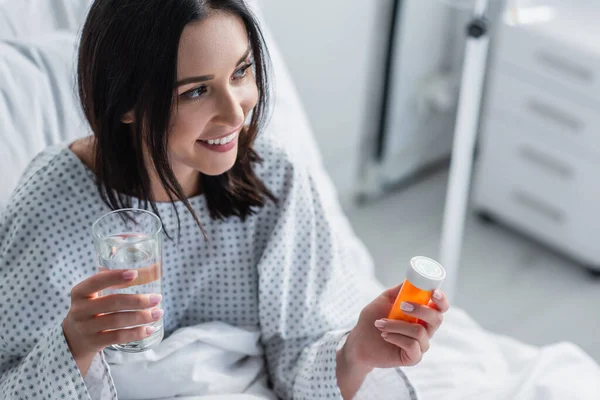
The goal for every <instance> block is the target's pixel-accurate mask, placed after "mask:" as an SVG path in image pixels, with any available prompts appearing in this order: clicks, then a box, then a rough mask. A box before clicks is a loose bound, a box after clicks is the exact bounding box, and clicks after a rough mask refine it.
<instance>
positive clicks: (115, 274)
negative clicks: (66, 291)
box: [71, 269, 138, 298]
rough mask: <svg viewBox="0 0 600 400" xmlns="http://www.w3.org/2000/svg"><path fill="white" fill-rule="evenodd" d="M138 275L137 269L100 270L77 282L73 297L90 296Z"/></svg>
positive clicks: (72, 291) (72, 292)
mask: <svg viewBox="0 0 600 400" xmlns="http://www.w3.org/2000/svg"><path fill="white" fill-rule="evenodd" d="M137 276H138V272H137V271H136V270H118V269H117V270H110V271H101V272H98V273H96V274H94V275H92V276H90V277H89V278H87V279H86V280H84V281H82V282H80V283H79V284H77V285H76V286H75V287H73V289H72V290H71V297H72V298H89V297H93V295H94V294H95V293H97V292H99V291H101V290H102V289H106V288H108V287H111V286H115V285H120V284H123V283H127V282H131V281H133V280H134V279H135V278H136V277H137Z"/></svg>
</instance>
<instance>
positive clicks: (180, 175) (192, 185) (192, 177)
mask: <svg viewBox="0 0 600 400" xmlns="http://www.w3.org/2000/svg"><path fill="white" fill-rule="evenodd" d="M94 143H95V138H94V137H93V136H88V137H85V138H82V139H78V140H76V141H75V142H73V143H72V144H71V145H70V146H69V149H70V150H71V151H72V152H73V154H75V155H76V156H77V158H79V159H80V160H81V162H82V163H83V164H84V165H85V166H86V167H87V168H88V169H90V170H91V171H92V172H95V162H94ZM144 165H146V171H147V172H148V177H149V178H150V200H152V201H154V202H157V203H161V202H169V201H171V200H170V199H169V195H168V192H167V190H166V189H165V188H164V187H163V185H162V183H161V181H160V178H159V176H158V173H157V172H156V169H155V168H154V166H153V165H152V163H151V162H149V160H148V157H144ZM172 168H173V173H174V175H175V178H176V179H177V182H178V183H179V185H180V186H181V188H182V189H183V193H184V194H185V196H186V197H187V198H190V197H193V196H197V195H199V194H201V193H202V191H201V189H200V173H199V172H198V171H196V170H194V169H193V168H189V167H187V166H185V165H175V166H172Z"/></svg>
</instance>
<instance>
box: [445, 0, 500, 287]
mask: <svg viewBox="0 0 600 400" xmlns="http://www.w3.org/2000/svg"><path fill="white" fill-rule="evenodd" d="M487 9H488V0H476V2H475V7H474V13H473V19H472V20H471V21H470V22H469V24H468V26H467V44H466V48H465V57H464V64H463V70H462V79H461V86H460V94H459V102H458V112H457V117H456V124H455V128H454V143H453V147H452V159H451V162H450V175H449V178H448V189H447V193H446V203H445V210H444V222H443V226H442V238H441V247H440V261H441V263H442V265H444V267H445V268H446V270H447V271H450V274H448V276H447V277H446V284H445V285H444V286H445V287H447V288H448V289H447V290H446V289H444V291H445V292H446V295H447V296H448V297H449V298H453V297H454V293H453V290H454V288H455V287H456V278H457V276H456V275H457V273H458V269H459V263H460V253H461V249H462V239H463V236H464V226H465V218H466V211H467V207H468V200H469V188H470V182H471V171H472V167H473V155H474V150H475V141H476V138H477V130H478V126H479V113H480V108H481V107H480V103H481V96H482V91H483V84H484V79H485V69H486V62H487V54H488V47H489V35H488V22H487V20H486V18H485V13H486V11H487ZM448 291H449V293H448Z"/></svg>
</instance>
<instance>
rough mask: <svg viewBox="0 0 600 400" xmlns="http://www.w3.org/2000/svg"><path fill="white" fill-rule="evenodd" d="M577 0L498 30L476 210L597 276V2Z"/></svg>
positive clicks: (599, 60)
mask: <svg viewBox="0 0 600 400" xmlns="http://www.w3.org/2000/svg"><path fill="white" fill-rule="evenodd" d="M575 3H576V2H575ZM575 3H573V4H571V3H570V2H569V4H571V5H572V7H571V8H569V9H560V10H558V14H557V15H558V16H557V18H556V19H554V20H551V21H547V22H543V23H538V24H532V25H525V26H511V25H502V26H501V28H500V29H499V32H498V39H497V45H496V47H495V51H494V54H493V55H492V57H491V59H492V60H493V61H492V65H491V68H490V75H489V81H488V88H487V92H486V99H485V106H484V112H483V115H482V125H481V127H482V130H481V131H482V132H481V140H480V147H479V153H478V159H477V162H476V171H475V182H474V187H473V205H474V208H475V210H477V211H478V212H481V213H485V214H488V215H490V216H491V217H492V218H493V219H495V220H497V221H498V222H500V223H503V224H506V225H509V226H511V227H513V228H515V229H517V230H519V231H521V232H523V233H525V234H526V235H528V236H530V237H532V238H534V239H536V240H537V241H540V242H542V243H544V244H545V245H547V246H550V247H552V248H554V249H556V250H558V251H559V252H561V253H563V254H565V255H567V256H569V257H570V258H572V259H574V260H576V261H577V262H579V263H582V264H584V265H585V266H586V267H588V268H591V269H594V270H600V230H599V228H600V28H598V27H596V26H595V23H594V24H592V21H594V20H597V18H598V17H600V5H594V4H592V2H586V1H583V2H582V5H575ZM592 16H595V17H592ZM588 21H590V22H589V23H588Z"/></svg>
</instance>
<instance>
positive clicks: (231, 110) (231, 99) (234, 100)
mask: <svg viewBox="0 0 600 400" xmlns="http://www.w3.org/2000/svg"><path fill="white" fill-rule="evenodd" d="M216 122H217V123H219V124H222V125H227V126H231V127H238V126H240V125H242V124H243V123H244V108H243V107H242V102H241V99H239V98H238V97H237V96H236V95H235V93H234V92H232V91H228V92H227V93H225V94H224V95H223V96H221V98H220V100H219V104H218V110H217V118H216Z"/></svg>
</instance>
